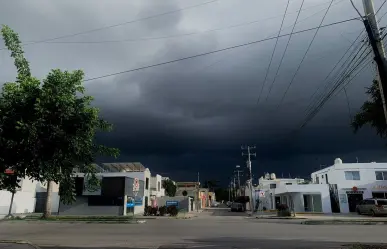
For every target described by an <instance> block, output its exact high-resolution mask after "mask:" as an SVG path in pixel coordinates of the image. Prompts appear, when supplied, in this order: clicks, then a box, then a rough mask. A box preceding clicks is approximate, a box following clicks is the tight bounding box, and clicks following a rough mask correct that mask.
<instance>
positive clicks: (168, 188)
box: [163, 179, 177, 197]
mask: <svg viewBox="0 0 387 249" xmlns="http://www.w3.org/2000/svg"><path fill="white" fill-rule="evenodd" d="M163 188H164V189H165V194H166V195H167V196H169V197H174V196H175V195H176V190H177V187H176V185H175V183H174V182H173V181H172V180H170V179H167V180H164V181H163Z"/></svg>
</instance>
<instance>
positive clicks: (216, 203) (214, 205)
mask: <svg viewBox="0 0 387 249" xmlns="http://www.w3.org/2000/svg"><path fill="white" fill-rule="evenodd" d="M218 206H219V202H216V201H213V202H212V204H211V207H218Z"/></svg>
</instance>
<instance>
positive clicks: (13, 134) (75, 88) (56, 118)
mask: <svg viewBox="0 0 387 249" xmlns="http://www.w3.org/2000/svg"><path fill="white" fill-rule="evenodd" d="M1 33H2V36H3V39H4V42H5V45H6V47H7V48H8V50H10V51H11V57H12V58H13V59H14V61H15V63H14V64H15V66H16V69H17V72H18V75H17V79H16V82H10V83H6V84H5V85H4V86H3V89H2V93H1V96H0V151H1V152H2V153H1V154H0V187H1V188H6V189H8V190H14V189H15V188H17V187H18V183H17V182H15V181H10V179H9V178H10V177H9V176H7V175H5V174H3V172H4V171H5V169H12V170H13V171H14V172H15V175H16V176H17V177H18V178H19V179H20V178H24V177H28V178H30V179H32V180H37V181H41V182H49V181H53V182H55V183H59V184H60V196H61V200H62V201H63V202H64V203H71V202H72V201H73V200H74V198H75V194H74V189H75V184H74V179H73V177H72V176H73V172H74V168H78V169H79V171H80V172H84V173H86V174H88V175H90V177H89V178H88V179H90V180H89V181H90V183H89V185H90V186H94V185H96V184H98V181H97V180H96V177H95V168H94V167H93V165H92V163H93V162H94V161H95V159H96V157H97V156H98V155H109V156H117V155H118V150H117V149H114V148H108V147H105V146H103V145H100V144H98V143H97V142H96V140H95V135H96V133H97V132H100V131H110V130H111V128H112V127H111V125H110V124H109V123H107V122H106V121H105V120H103V119H101V118H99V110H98V109H97V108H95V107H92V106H91V102H92V100H93V98H92V97H91V96H87V95H85V94H84V92H85V89H84V87H83V86H82V81H83V77H84V74H83V72H82V71H81V70H75V71H72V72H69V71H62V70H60V69H54V70H52V71H51V72H50V73H49V74H48V76H47V77H46V78H45V79H43V80H42V82H41V81H39V80H38V79H37V78H35V77H33V76H31V72H30V68H29V64H28V61H27V60H26V59H25V57H24V52H23V49H22V46H21V42H20V40H19V37H18V35H17V34H16V33H15V32H14V31H13V30H12V29H10V28H9V27H8V26H3V28H2V30H1Z"/></svg>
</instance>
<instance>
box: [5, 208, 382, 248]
mask: <svg viewBox="0 0 387 249" xmlns="http://www.w3.org/2000/svg"><path fill="white" fill-rule="evenodd" d="M214 211H215V212H203V213H201V214H199V216H198V217H197V218H193V219H186V220H184V219H153V220H147V222H146V223H144V224H85V223H72V224H71V223H53V222H45V223H41V222H30V223H28V222H22V221H14V222H3V223H0V240H26V241H29V242H32V243H34V244H37V245H38V246H41V247H44V248H47V249H53V248H58V247H61V248H63V247H68V248H70V247H71V248H82V247H93V248H101V249H102V248H118V247H121V248H122V247H127V248H170V249H172V248H199V249H200V248H214V249H217V248H224V249H229V248H230V249H231V248H234V249H235V248H244V249H253V248H263V249H269V248H281V247H286V248H342V245H344V244H348V243H351V242H365V243H386V242H387V238H386V236H385V234H386V232H385V227H384V226H380V225H367V226H362V225H352V226H349V225H336V226H331V225H320V226H311V225H301V224H295V223H285V224H281V223H268V222H265V221H263V220H257V219H252V218H246V216H243V214H242V213H229V212H228V210H227V209H216V210H214ZM229 214H232V215H231V216H229Z"/></svg>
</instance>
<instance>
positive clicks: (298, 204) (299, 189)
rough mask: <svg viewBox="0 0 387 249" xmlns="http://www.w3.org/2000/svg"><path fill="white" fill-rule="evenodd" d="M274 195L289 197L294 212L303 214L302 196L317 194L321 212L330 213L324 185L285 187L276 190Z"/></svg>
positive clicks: (326, 186) (327, 190)
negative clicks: (291, 199) (319, 198)
mask: <svg viewBox="0 0 387 249" xmlns="http://www.w3.org/2000/svg"><path fill="white" fill-rule="evenodd" d="M276 194H279V195H281V194H282V195H283V194H287V195H291V196H292V198H293V202H294V209H295V211H296V212H304V197H303V195H304V194H305V195H306V194H319V195H321V204H322V212H323V213H332V208H331V199H330V195H329V187H328V185H326V184H299V185H285V186H283V187H280V188H278V189H276ZM298 210H300V211H298Z"/></svg>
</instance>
